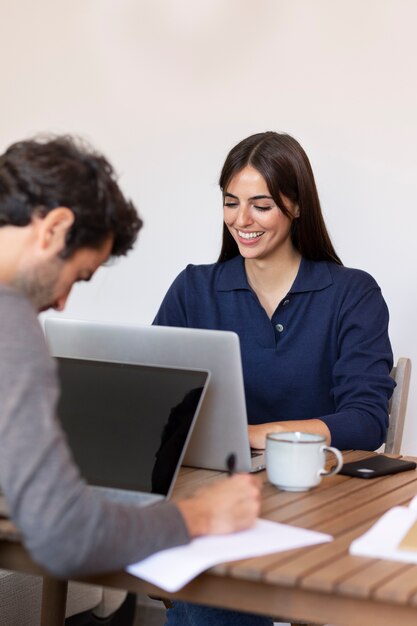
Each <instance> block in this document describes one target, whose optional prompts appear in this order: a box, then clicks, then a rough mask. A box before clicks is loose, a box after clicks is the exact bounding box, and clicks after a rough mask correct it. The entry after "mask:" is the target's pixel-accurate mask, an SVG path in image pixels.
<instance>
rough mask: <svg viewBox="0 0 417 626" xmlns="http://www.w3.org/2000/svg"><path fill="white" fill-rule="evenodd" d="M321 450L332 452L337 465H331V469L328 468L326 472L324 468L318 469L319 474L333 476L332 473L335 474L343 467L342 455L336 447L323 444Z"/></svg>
mask: <svg viewBox="0 0 417 626" xmlns="http://www.w3.org/2000/svg"><path fill="white" fill-rule="evenodd" d="M322 450H323V451H327V452H331V453H332V454H334V455H335V457H336V461H337V465H336V467H333V469H331V470H329V471H328V472H326V470H324V469H322V470H320V475H321V476H333V474H337V472H340V470H341V469H342V467H343V457H342V453H341V452H340V450H338V449H337V448H333V447H332V446H323V447H322Z"/></svg>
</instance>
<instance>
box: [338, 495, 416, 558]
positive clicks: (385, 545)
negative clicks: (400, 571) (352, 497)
mask: <svg viewBox="0 0 417 626" xmlns="http://www.w3.org/2000/svg"><path fill="white" fill-rule="evenodd" d="M416 520H417V510H416V509H412V508H409V507H403V506H396V507H394V508H392V509H390V510H389V511H387V512H386V513H384V515H383V516H382V517H381V518H380V519H379V520H378V521H377V522H376V523H375V524H374V525H373V526H372V527H371V528H370V529H369V530H368V531H367V532H366V533H364V534H363V535H362V536H361V537H359V538H358V539H356V540H355V541H353V542H352V544H351V546H350V550H349V551H350V553H351V554H355V555H356V556H368V557H372V558H375V559H389V560H391V561H404V562H406V563H417V552H416V551H415V550H403V549H400V548H399V544H400V542H401V541H402V539H403V538H404V536H405V535H406V534H407V532H408V531H409V530H410V528H411V526H412V525H413V524H414V523H415V522H416Z"/></svg>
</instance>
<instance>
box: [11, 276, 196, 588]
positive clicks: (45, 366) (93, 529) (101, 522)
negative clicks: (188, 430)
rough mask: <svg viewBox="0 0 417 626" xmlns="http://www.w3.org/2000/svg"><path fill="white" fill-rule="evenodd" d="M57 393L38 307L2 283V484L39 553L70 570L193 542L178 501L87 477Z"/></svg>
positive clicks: (88, 569)
mask: <svg viewBox="0 0 417 626" xmlns="http://www.w3.org/2000/svg"><path fill="white" fill-rule="evenodd" d="M58 394H59V385H58V380H57V374H56V366H55V362H54V360H53V359H52V358H51V357H50V355H49V353H48V349H47V346H46V343H45V340H44V337H43V333H42V329H41V327H40V325H39V322H38V319H37V314H36V311H35V310H34V308H33V306H32V304H31V302H30V301H29V300H28V299H27V298H26V297H25V296H23V295H22V294H20V293H18V292H16V291H14V290H13V289H10V288H9V287H5V286H1V285H0V486H1V489H2V491H3V493H4V495H5V497H6V501H7V503H8V506H9V508H10V511H11V517H12V519H13V520H14V522H15V524H16V525H17V526H18V528H19V529H20V531H21V533H22V536H23V538H24V542H25V545H26V547H27V548H28V550H29V551H30V553H31V555H32V557H33V559H34V560H35V561H37V562H38V563H40V564H41V565H43V566H44V567H45V568H47V569H48V570H49V571H50V572H51V573H53V574H55V575H57V576H63V577H68V576H71V575H75V574H88V573H93V572H102V571H108V570H114V569H118V568H122V567H125V566H126V565H128V564H129V563H133V562H136V561H139V560H140V559H142V558H144V557H146V556H148V555H149V554H151V553H152V552H155V551H157V550H160V549H163V548H167V547H171V546H175V545H180V544H184V543H187V542H188V541H189V536H188V533H187V530H186V527H185V524H184V521H183V518H182V516H181V514H180V512H179V510H178V509H177V507H176V506H175V505H174V504H172V503H168V502H165V503H161V504H156V505H153V506H150V507H145V508H143V509H141V508H137V507H134V506H125V505H121V504H115V503H113V502H108V501H105V500H103V499H102V498H101V497H100V496H99V495H98V494H97V493H96V492H95V491H94V490H91V489H90V488H89V487H88V486H86V485H85V483H84V482H83V480H82V479H81V478H80V475H79V472H78V469H77V467H76V466H75V465H74V463H73V461H72V458H71V453H70V451H69V449H68V446H67V444H66V441H65V438H64V435H63V433H62V431H61V428H60V425H59V423H58V421H57V419H56V415H55V411H56V405H57V399H58Z"/></svg>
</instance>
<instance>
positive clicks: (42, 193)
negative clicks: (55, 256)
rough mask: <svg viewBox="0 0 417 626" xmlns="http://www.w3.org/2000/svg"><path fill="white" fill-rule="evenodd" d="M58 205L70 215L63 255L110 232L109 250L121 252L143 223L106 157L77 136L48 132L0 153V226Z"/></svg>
mask: <svg viewBox="0 0 417 626" xmlns="http://www.w3.org/2000/svg"><path fill="white" fill-rule="evenodd" d="M61 206H63V207H68V208H69V209H71V211H72V212H73V213H74V216H75V220H74V224H73V225H72V227H71V229H70V230H69V232H68V234H67V240H66V245H65V249H64V250H63V251H62V253H61V256H62V257H63V258H68V257H70V256H72V255H73V254H74V252H76V250H78V249H79V248H83V247H87V248H99V247H101V245H102V244H103V243H104V241H105V240H106V239H107V237H108V236H109V235H112V236H113V247H112V250H111V256H121V255H124V254H126V253H127V252H128V250H130V248H132V246H133V244H134V242H135V240H136V237H137V234H138V232H139V230H140V228H141V226H142V220H141V219H140V218H139V216H138V214H137V211H136V209H135V207H134V205H133V204H132V202H130V201H129V200H127V199H126V198H124V196H123V194H122V192H121V190H120V188H119V186H118V184H117V179H116V175H115V173H114V170H113V168H112V166H111V165H110V163H109V162H108V161H107V159H106V158H105V157H104V156H102V155H101V154H98V153H96V152H95V151H94V150H93V149H92V148H91V147H90V146H88V145H87V144H85V143H84V142H82V141H81V140H79V139H75V138H73V137H70V136H67V135H65V136H53V137H50V136H49V137H36V138H34V139H31V140H27V141H19V142H17V143H14V144H13V145H11V146H10V147H9V148H8V149H7V150H6V152H5V153H4V154H3V155H2V156H0V227H1V226H5V225H14V226H26V225H27V224H29V223H30V222H31V220H32V217H33V216H35V215H37V216H40V217H42V216H45V215H46V214H47V213H49V211H51V210H52V209H55V208H57V207H61Z"/></svg>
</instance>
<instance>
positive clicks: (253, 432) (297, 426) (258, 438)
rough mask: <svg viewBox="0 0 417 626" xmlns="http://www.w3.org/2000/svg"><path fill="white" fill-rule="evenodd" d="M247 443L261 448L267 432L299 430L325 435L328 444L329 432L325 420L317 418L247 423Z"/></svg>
mask: <svg viewBox="0 0 417 626" xmlns="http://www.w3.org/2000/svg"><path fill="white" fill-rule="evenodd" d="M248 431H249V443H250V446H251V448H258V449H259V450H263V449H264V448H265V445H266V436H267V434H268V433H283V432H294V431H301V432H303V433H312V434H313V435H321V436H322V437H325V439H326V444H327V445H330V441H331V434H330V430H329V429H328V427H327V424H325V422H322V421H321V420H318V419H311V420H289V421H288V422H267V423H266V424H249V426H248Z"/></svg>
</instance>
